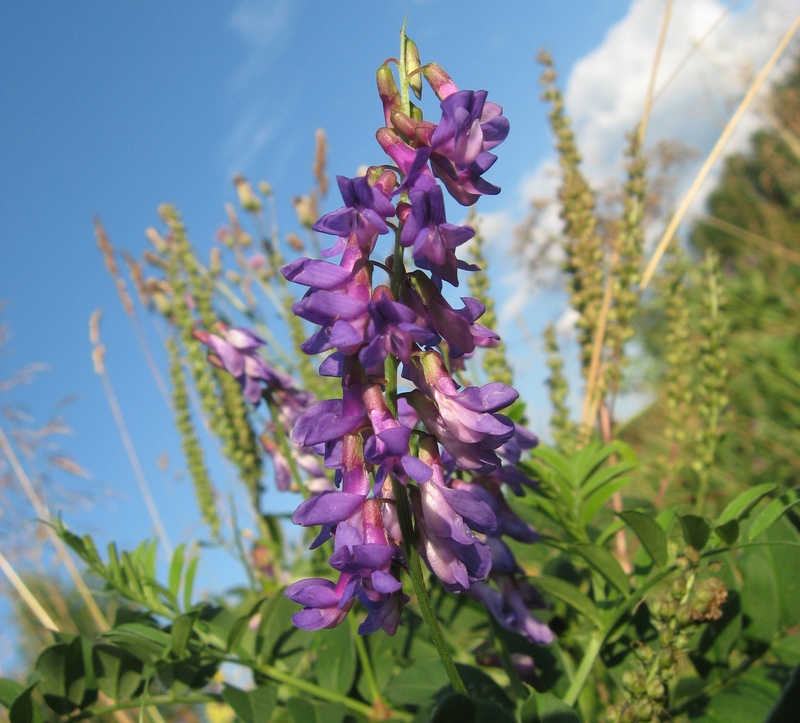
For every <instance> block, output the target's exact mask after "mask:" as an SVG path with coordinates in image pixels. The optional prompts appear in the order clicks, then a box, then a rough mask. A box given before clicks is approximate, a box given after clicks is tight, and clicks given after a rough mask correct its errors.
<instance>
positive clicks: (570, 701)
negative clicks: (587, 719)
mask: <svg viewBox="0 0 800 723" xmlns="http://www.w3.org/2000/svg"><path fill="white" fill-rule="evenodd" d="M604 639H605V635H604V634H603V633H602V632H600V631H595V632H594V633H592V637H591V638H589V645H587V646H586V651H585V652H584V654H583V659H582V660H581V663H580V665H579V666H578V670H576V671H575V678H574V679H573V680H572V684H571V685H570V686H569V690H567V693H566V695H565V696H564V702H565V703H566V704H567V705H568V706H572V707H574V705H575V703H576V702H577V700H578V696H580V694H581V691H582V690H583V687H584V686H585V685H586V681H587V680H588V679H589V675H590V674H591V672H592V669H593V668H594V664H595V663H596V662H597V658H598V656H599V655H600V649H601V648H602V647H603V640H604Z"/></svg>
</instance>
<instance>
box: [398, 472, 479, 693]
mask: <svg viewBox="0 0 800 723" xmlns="http://www.w3.org/2000/svg"><path fill="white" fill-rule="evenodd" d="M392 489H393V491H394V496H395V501H396V503H397V516H398V518H399V519H400V529H401V530H402V532H403V547H404V548H405V553H406V558H407V559H408V574H409V577H410V578H411V584H412V585H413V586H414V592H415V593H416V595H417V602H418V603H419V608H420V611H421V612H422V619H423V620H424V621H425V625H426V626H427V628H428V634H429V635H430V636H431V642H432V643H433V645H434V647H435V648H436V652H437V653H439V658H440V659H441V661H442V665H443V666H444V670H445V672H446V673H447V677H448V678H449V679H450V684H451V685H452V686H453V690H455V691H456V693H462V694H463V695H469V694H468V693H467V689H466V687H465V686H464V681H463V680H461V675H460V674H459V672H458V669H457V668H456V664H455V662H454V661H453V656H452V655H451V654H450V649H449V648H448V647H447V643H446V641H445V639H444V635H443V634H442V628H441V627H440V626H439V621H438V620H437V619H436V613H435V612H434V610H433V605H431V599H430V596H429V595H428V590H427V588H426V587H425V578H424V576H423V574H422V565H421V564H420V561H419V552H418V551H417V546H416V544H415V541H416V537H415V535H414V528H413V525H412V522H411V506H410V504H409V501H408V494H407V492H406V488H405V487H404V486H403V485H402V484H401V483H400V482H399V481H398V480H397V479H396V478H394V477H392Z"/></svg>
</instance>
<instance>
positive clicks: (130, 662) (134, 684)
mask: <svg viewBox="0 0 800 723" xmlns="http://www.w3.org/2000/svg"><path fill="white" fill-rule="evenodd" d="M93 658H94V671H95V677H96V679H97V684H98V686H99V687H100V690H102V691H103V693H105V694H106V695H107V696H108V697H109V698H110V699H111V700H115V701H122V700H128V699H129V698H132V697H133V696H134V695H135V694H136V691H137V690H139V686H140V685H141V683H142V661H141V660H139V659H138V658H137V657H135V656H134V655H132V654H131V653H129V652H128V651H127V650H124V649H123V648H118V647H117V646H115V645H108V644H107V643H99V644H97V645H95V646H94V652H93Z"/></svg>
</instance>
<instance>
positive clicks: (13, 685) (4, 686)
mask: <svg viewBox="0 0 800 723" xmlns="http://www.w3.org/2000/svg"><path fill="white" fill-rule="evenodd" d="M23 690H25V686H24V685H22V684H21V683H18V682H17V681H16V680H12V679H11V678H0V705H2V706H3V708H5V709H6V710H8V709H9V708H10V707H11V704H12V703H13V702H14V700H15V699H16V698H17V696H18V695H19V694H20V693H22V691H23Z"/></svg>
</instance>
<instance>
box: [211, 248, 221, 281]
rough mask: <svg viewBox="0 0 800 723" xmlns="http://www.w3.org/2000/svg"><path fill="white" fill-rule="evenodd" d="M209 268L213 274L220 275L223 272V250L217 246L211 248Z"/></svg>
mask: <svg viewBox="0 0 800 723" xmlns="http://www.w3.org/2000/svg"><path fill="white" fill-rule="evenodd" d="M208 270H209V271H210V272H211V275H212V276H219V274H220V273H221V272H222V251H221V250H220V249H219V248H218V247H217V246H215V247H214V248H212V249H211V258H210V260H209V262H208Z"/></svg>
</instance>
